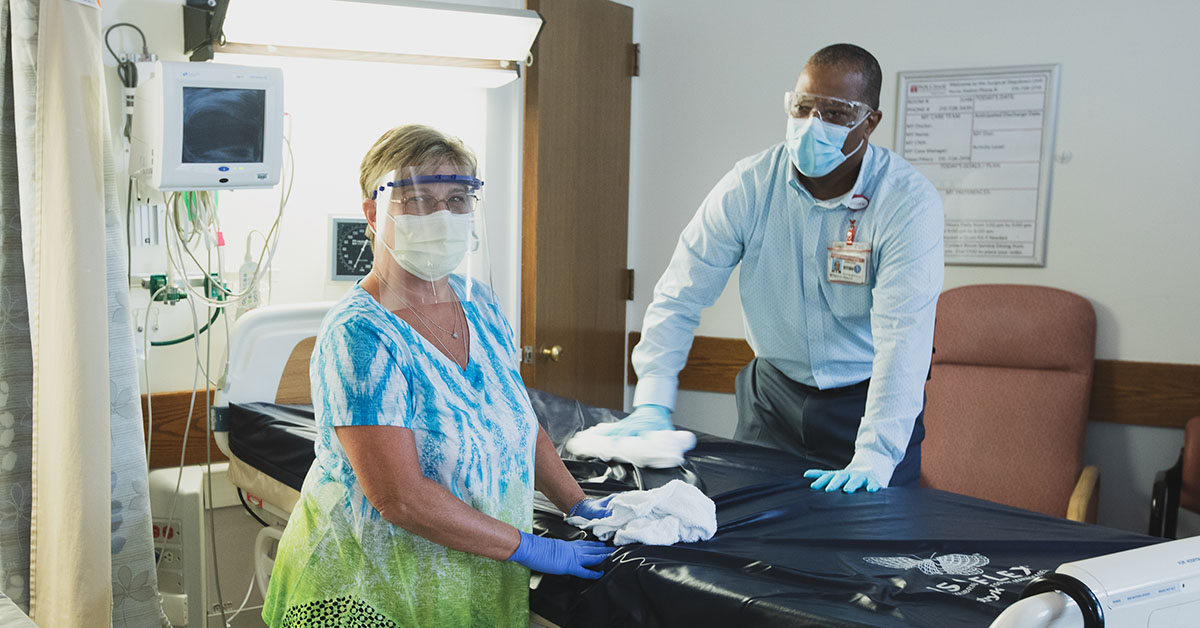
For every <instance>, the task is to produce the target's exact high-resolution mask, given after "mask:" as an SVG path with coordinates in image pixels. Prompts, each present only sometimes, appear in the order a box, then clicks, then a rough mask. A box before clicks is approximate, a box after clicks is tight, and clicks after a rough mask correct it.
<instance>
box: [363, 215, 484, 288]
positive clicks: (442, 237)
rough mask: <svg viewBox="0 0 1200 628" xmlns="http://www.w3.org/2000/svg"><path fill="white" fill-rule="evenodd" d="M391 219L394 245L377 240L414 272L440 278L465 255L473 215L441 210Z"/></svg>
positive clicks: (427, 276) (402, 264)
mask: <svg viewBox="0 0 1200 628" xmlns="http://www.w3.org/2000/svg"><path fill="white" fill-rule="evenodd" d="M391 218H392V223H393V225H394V227H393V231H392V234H393V236H394V241H395V243H396V246H395V248H391V247H389V246H388V245H387V243H386V242H384V241H383V238H382V237H381V238H378V242H379V244H380V246H382V248H383V249H384V250H386V251H387V252H388V253H391V254H392V258H394V259H395V260H396V263H397V264H399V265H400V267H401V268H403V269H404V270H407V271H408V272H410V273H412V274H413V275H415V276H417V277H420V278H421V279H424V280H426V281H437V280H439V279H441V278H442V277H445V276H446V275H449V274H450V273H451V272H452V271H453V270H454V269H455V268H457V267H458V265H459V263H461V262H462V260H463V258H464V257H466V255H467V249H468V248H469V245H470V239H471V227H472V215H471V214H452V213H450V212H448V211H446V210H442V211H436V212H433V213H432V214H428V215H425V216H415V215H410V214H400V215H398V216H392V217H391Z"/></svg>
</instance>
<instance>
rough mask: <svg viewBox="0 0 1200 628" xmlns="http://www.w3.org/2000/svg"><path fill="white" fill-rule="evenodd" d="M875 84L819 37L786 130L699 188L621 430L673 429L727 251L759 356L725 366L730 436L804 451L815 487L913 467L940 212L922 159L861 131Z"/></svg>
mask: <svg viewBox="0 0 1200 628" xmlns="http://www.w3.org/2000/svg"><path fill="white" fill-rule="evenodd" d="M881 83H882V72H881V70H880V68H879V63H878V62H877V61H876V60H875V58H874V57H873V56H872V55H871V54H870V53H869V52H867V51H866V50H863V49H862V48H859V47H857V46H853V45H850V44H836V45H833V46H829V47H827V48H824V49H822V50H820V51H818V52H817V53H816V54H814V55H813V56H812V57H811V58H810V59H809V60H808V62H807V63H806V64H805V66H804V69H803V71H802V72H801V74H800V77H799V79H798V80H797V82H796V89H795V91H793V92H788V94H787V95H786V102H785V105H786V107H787V110H788V134H787V139H786V141H785V142H783V143H781V144H777V145H775V146H772V147H771V148H769V149H767V150H765V151H763V152H761V153H759V154H757V155H752V156H750V157H747V158H746V159H743V160H741V161H739V162H738V163H737V164H736V165H735V166H734V168H733V170H732V171H730V172H729V173H728V174H726V175H725V176H724V177H723V178H722V179H721V180H720V181H719V182H718V183H717V185H716V187H714V188H713V190H712V191H711V192H710V193H709V195H708V197H707V198H706V199H705V200H704V202H703V203H702V204H701V206H700V209H699V210H698V211H697V212H696V215H695V217H693V219H692V221H691V222H690V223H689V224H688V226H687V227H686V228H685V229H684V231H683V233H682V235H681V236H680V238H679V244H678V245H677V246H676V248H675V253H674V255H673V256H672V258H671V263H670V266H669V267H668V268H667V270H666V272H665V273H664V274H663V276H662V278H661V279H660V280H659V282H658V285H657V286H656V287H655V289H654V300H653V302H652V303H651V305H650V307H649V309H647V311H646V316H645V319H644V322H643V329H642V339H641V342H639V343H638V345H637V347H636V348H634V350H633V359H632V361H633V367H634V370H635V371H636V372H637V375H638V384H637V390H636V392H635V394H634V401H633V403H634V406H635V408H636V409H635V410H634V412H633V413H632V414H631V415H630V416H629V417H627V418H626V419H624V420H623V421H622V423H621V426H620V430H622V431H623V432H624V433H625V434H637V433H641V432H644V431H649V430H654V429H672V427H673V426H672V424H671V420H670V413H671V409H672V408H673V407H674V405H675V395H676V391H677V388H678V374H679V371H680V370H682V368H683V366H684V364H685V363H686V361H687V355H688V351H689V349H690V348H691V344H692V339H693V334H694V332H695V328H696V325H697V324H698V323H699V321H700V312H701V310H703V309H704V308H706V307H708V306H710V305H712V304H713V302H714V301H715V300H716V299H717V297H718V296H719V295H720V294H721V291H722V290H723V289H724V287H725V283H726V281H727V280H728V278H729V274H730V273H731V272H732V271H733V268H734V267H735V266H737V265H738V264H739V263H740V264H741V274H740V281H739V283H740V289H741V290H740V292H741V300H742V311H743V317H744V322H745V326H746V340H747V341H748V342H749V344H750V346H751V348H753V349H754V353H755V356H756V358H755V359H754V360H753V361H752V362H751V363H750V364H749V365H747V366H746V368H745V369H743V370H742V372H741V373H739V374H738V377H737V385H736V393H737V399H738V429H737V433H736V436H735V438H737V439H739V440H744V441H748V442H753V443H758V444H762V445H766V446H769V447H774V448H777V449H783V450H786V451H791V452H793V453H797V454H800V455H802V456H804V457H805V458H806V459H808V460H809V461H812V462H813V464H814V466H819V467H820V468H815V469H810V470H808V471H807V472H806V473H805V475H806V476H807V477H812V478H816V480H815V481H814V482H813V484H812V486H813V488H814V489H818V490H819V489H824V490H828V491H833V490H838V489H841V490H844V491H846V492H854V491H856V490H859V489H863V488H865V489H866V490H868V491H875V490H878V489H880V488H882V487H886V486H898V485H915V484H916V483H917V480H918V477H919V475H920V443H921V439H922V438H923V437H924V426H923V424H922V421H921V419H922V416H923V409H924V384H925V379H926V375H927V373H928V371H929V362H930V356H931V351H932V344H933V320H934V309H935V307H936V305H937V297H938V294H939V293H940V292H941V288H942V277H943V254H942V227H943V215H942V204H941V199H940V197H939V196H938V193H937V191H936V190H935V189H934V187H933V185H932V184H930V182H929V181H928V180H927V179H926V178H925V177H924V176H922V175H921V174H920V173H919V172H917V171H916V169H914V168H913V167H912V166H911V165H909V164H908V162H906V161H904V160H903V159H902V158H901V157H900V156H899V155H897V154H896V153H894V152H892V151H889V150H887V149H884V148H879V147H877V146H872V145H870V144H868V143H867V139H868V138H869V137H870V135H871V133H872V132H873V131H874V130H875V128H876V126H877V125H878V124H879V121H880V119H881V118H882V114H881V113H880V111H879V110H878V109H879V93H880V85H881Z"/></svg>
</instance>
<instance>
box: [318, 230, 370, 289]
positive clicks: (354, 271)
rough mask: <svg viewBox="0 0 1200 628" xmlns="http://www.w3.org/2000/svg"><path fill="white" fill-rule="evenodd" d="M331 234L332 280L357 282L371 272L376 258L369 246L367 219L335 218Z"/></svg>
mask: <svg viewBox="0 0 1200 628" xmlns="http://www.w3.org/2000/svg"><path fill="white" fill-rule="evenodd" d="M329 231H330V234H331V235H332V236H333V246H332V248H331V249H330V250H331V251H332V252H333V264H332V275H331V278H332V279H333V280H334V281H339V280H357V279H359V278H361V277H363V276H364V275H366V274H367V272H369V271H370V270H371V264H373V263H374V262H375V256H374V255H373V254H372V252H371V246H370V245H369V244H367V220H366V219H365V218H334V219H333V224H332V227H331V228H330V230H329Z"/></svg>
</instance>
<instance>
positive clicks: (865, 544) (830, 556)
mask: <svg viewBox="0 0 1200 628" xmlns="http://www.w3.org/2000/svg"><path fill="white" fill-rule="evenodd" d="M530 396H531V398H532V400H533V402H534V409H535V410H536V411H537V413H538V417H539V420H541V421H542V423H543V426H545V427H546V428H547V432H548V433H549V434H550V436H551V438H552V439H553V440H554V441H555V444H556V445H560V446H561V444H562V443H565V442H566V440H567V439H568V438H570V436H571V435H572V434H573V433H574V432H575V431H578V429H581V428H583V427H586V426H589V425H592V424H595V423H597V422H600V421H609V420H614V419H616V418H619V417H621V416H623V413H618V412H613V411H611V410H604V409H598V408H592V407H589V406H586V405H583V404H580V403H578V402H575V401H572V400H569V399H563V398H561V397H554V396H552V395H548V394H546V393H541V392H538V391H532V390H531V391H530ZM560 451H561V449H560ZM567 465H568V468H570V469H571V472H572V473H573V474H574V475H575V476H576V478H577V479H579V480H580V482H581V484H582V485H583V486H584V489H585V491H586V492H587V493H588V494H590V495H593V496H596V495H605V494H608V493H611V492H614V491H621V490H629V489H630V488H653V487H655V486H660V485H662V484H664V483H666V482H667V481H670V480H671V479H675V478H679V479H683V480H685V481H689V482H692V483H693V484H695V485H697V486H698V487H699V488H701V490H703V491H704V492H705V494H707V495H708V496H709V497H711V498H712V499H713V501H714V502H715V503H716V505H717V533H716V535H715V536H714V537H713V538H712V539H711V540H710V541H707V542H701V543H691V544H681V545H675V546H671V547H656V546H643V545H629V546H624V547H621V548H619V549H617V551H616V552H615V553H614V554H613V556H612V558H611V559H610V560H609V561H607V562H606V563H605V564H604V568H605V569H606V573H605V576H604V577H603V578H602V579H600V580H597V581H588V580H581V579H578V578H568V577H562V576H546V577H544V578H543V579H542V581H541V583H540V584H539V586H538V588H537V589H536V590H535V591H534V592H533V594H532V596H531V598H530V604H531V607H532V608H533V609H534V610H535V611H536V612H538V613H539V614H541V615H542V616H544V617H546V618H547V619H549V620H551V621H554V622H556V623H558V624H560V625H562V626H570V627H590V626H651V627H659V626H680V627H682V626H773V627H774V626H805V627H808V626H812V627H816V626H821V627H842V626H856V627H857V626H922V627H929V628H935V627H936V628H946V627H971V626H979V627H986V626H988V625H989V624H991V622H992V620H993V619H995V617H996V616H997V615H998V614H1000V612H1001V611H1002V610H1004V608H1006V607H1007V606H1008V605H1010V604H1012V603H1013V602H1015V601H1016V600H1017V597H1018V596H1019V594H1020V592H1021V590H1022V589H1023V588H1024V586H1025V585H1026V583H1028V582H1029V580H1031V579H1033V578H1034V577H1036V576H1037V575H1039V574H1042V573H1046V572H1048V571H1054V570H1055V569H1056V568H1057V567H1058V566H1059V565H1060V564H1062V563H1064V562H1070V561H1075V560H1080V559H1083V558H1090V557H1093V556H1100V555H1104V554H1109V553H1112V552H1118V551H1122V550H1127V549H1133V548H1136V547H1142V546H1144V545H1148V544H1151V543H1155V542H1158V541H1159V540H1160V539H1154V538H1151V537H1146V536H1142V535H1138V534H1132V533H1128V532H1123V531H1119V530H1114V529H1111V528H1105V527H1101V526H1095V525H1087V524H1082V523H1075V522H1072V521H1068V520H1066V519H1058V518H1054V517H1048V516H1045V515H1042V514H1038V513H1033V512H1029V511H1025V510H1020V509H1016V508H1010V507H1008V506H1002V505H1000V504H995V503H992V502H987V501H983V500H978V499H974V498H970V497H965V496H962V495H956V494H953V493H946V492H942V491H937V490H933V489H926V488H891V489H886V490H883V491H880V492H878V493H874V494H870V493H862V492H860V493H855V494H850V495H847V494H844V493H841V492H835V493H825V492H823V491H813V490H811V489H810V488H809V484H810V482H811V480H809V479H806V478H804V477H803V473H804V471H805V470H806V469H809V468H811V466H810V464H809V462H808V461H806V460H804V459H802V458H799V457H796V456H793V455H791V454H787V453H784V452H780V451H775V450H771V449H766V448H762V447H757V446H754V445H746V444H742V443H737V442H733V441H730V440H727V439H723V438H717V437H714V436H709V435H704V434H698V443H697V446H696V449H694V450H693V451H691V452H690V453H689V454H688V456H687V461H686V463H685V464H684V466H683V467H681V468H679V469H676V470H672V471H655V472H647V471H645V470H637V469H634V468H633V467H631V466H629V465H615V464H614V465H608V464H602V463H598V462H583V461H570V460H569V461H567ZM1004 476H1005V474H1004V469H1003V468H998V469H996V470H995V481H997V482H1003V481H1004ZM534 520H535V522H534V527H535V529H536V531H537V532H538V533H539V534H545V535H549V536H555V537H559V538H569V539H575V538H584V537H585V536H586V534H585V533H584V532H583V531H581V530H579V529H576V528H573V527H571V526H569V525H567V524H566V523H564V522H563V521H562V514H561V512H559V511H558V510H557V509H556V508H555V507H554V506H553V505H552V504H550V502H549V501H548V500H546V499H545V498H543V497H541V496H540V495H538V498H537V500H536V502H535V512H534Z"/></svg>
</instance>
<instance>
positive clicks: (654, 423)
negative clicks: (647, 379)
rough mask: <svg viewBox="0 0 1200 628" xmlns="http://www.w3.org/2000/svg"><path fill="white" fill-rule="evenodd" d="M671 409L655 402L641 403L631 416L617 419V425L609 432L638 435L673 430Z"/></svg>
mask: <svg viewBox="0 0 1200 628" xmlns="http://www.w3.org/2000/svg"><path fill="white" fill-rule="evenodd" d="M673 429H675V426H674V425H673V424H672V423H671V411H670V410H668V409H667V407H666V406H660V405H657V404H653V403H647V404H644V405H640V406H638V407H636V408H634V409H633V412H631V413H630V414H629V416H627V417H625V418H623V419H621V420H620V421H617V426H616V427H615V428H613V429H612V431H610V432H608V434H609V435H610V436H637V435H639V434H641V433H643V432H653V431H655V430H673Z"/></svg>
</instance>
